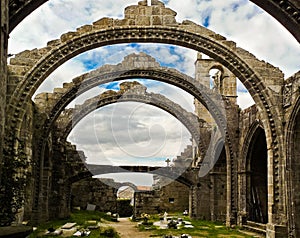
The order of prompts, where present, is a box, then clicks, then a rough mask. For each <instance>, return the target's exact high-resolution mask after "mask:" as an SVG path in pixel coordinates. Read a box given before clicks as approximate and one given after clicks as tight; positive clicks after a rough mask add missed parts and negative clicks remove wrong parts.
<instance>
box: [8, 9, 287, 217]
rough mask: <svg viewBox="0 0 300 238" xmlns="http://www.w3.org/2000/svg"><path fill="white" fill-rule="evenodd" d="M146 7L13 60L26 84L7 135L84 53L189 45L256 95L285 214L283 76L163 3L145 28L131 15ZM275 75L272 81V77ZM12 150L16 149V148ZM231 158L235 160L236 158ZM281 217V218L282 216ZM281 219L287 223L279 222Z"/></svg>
mask: <svg viewBox="0 0 300 238" xmlns="http://www.w3.org/2000/svg"><path fill="white" fill-rule="evenodd" d="M143 7H154V6H145V5H143V4H140V5H138V6H131V7H127V8H126V11H127V12H126V11H125V19H121V20H119V19H117V20H116V19H110V18H103V19H101V20H99V21H97V22H95V23H94V24H93V25H86V26H83V27H81V28H78V29H77V31H76V32H70V33H67V34H64V35H62V37H61V39H59V40H55V41H52V42H49V44H48V45H47V47H45V48H43V49H39V50H33V51H31V52H30V51H26V52H23V53H21V54H19V55H17V56H16V57H15V58H14V59H12V61H11V65H12V66H15V67H10V68H11V72H12V74H16V75H15V76H14V77H16V78H18V79H19V80H20V83H19V84H18V85H17V86H16V87H15V88H14V89H11V91H13V93H12V95H11V97H10V100H9V103H8V106H7V117H8V120H7V121H8V122H9V125H8V126H7V130H14V131H16V132H18V131H19V130H20V128H21V123H20V121H22V118H23V116H24V115H25V111H26V110H24V109H25V108H26V105H27V104H28V103H29V101H30V98H31V96H32V95H33V93H34V92H35V90H36V89H37V87H38V86H39V85H40V84H41V82H42V81H43V80H45V79H46V77H47V76H48V75H49V74H50V73H51V72H53V71H54V70H55V69H56V68H57V67H58V66H59V65H61V64H62V63H64V62H66V61H67V60H69V59H70V58H72V57H74V56H76V55H78V54H80V53H82V52H85V51H87V50H90V49H94V48H97V47H101V46H105V45H113V44H119V43H130V42H137V43H139V42H149V43H166V44H174V45H179V46H184V47H187V48H190V49H194V50H196V51H199V52H203V53H205V54H206V55H208V56H210V57H211V58H214V59H216V60H217V61H219V62H221V63H222V64H223V65H224V66H225V67H227V68H228V69H229V70H230V71H231V72H233V73H234V74H235V75H236V77H238V78H239V79H240V81H241V82H242V83H243V84H244V85H245V86H246V88H247V89H248V91H249V92H250V94H251V95H252V97H253V99H254V101H255V102H256V104H257V106H258V107H259V109H260V110H261V112H262V116H263V120H262V121H263V123H264V128H265V131H266V135H267V143H268V148H273V150H269V151H268V152H269V154H268V155H269V159H270V160H272V161H273V160H274V168H272V169H270V170H271V171H272V173H273V178H274V181H273V183H272V185H273V186H274V191H273V192H272V194H270V198H271V200H272V201H273V202H274V204H273V205H274V211H275V210H276V211H278V210H280V209H282V207H283V206H284V204H283V203H284V201H283V200H282V199H281V197H283V196H281V195H282V194H283V191H282V189H280V187H281V186H280V185H281V184H282V181H281V180H280V178H279V176H278V175H279V170H280V166H277V165H278V164H279V157H280V155H282V147H281V145H282V143H281V142H282V141H281V140H282V139H281V138H280V137H279V136H278V135H279V134H280V131H281V128H282V125H281V123H280V122H279V121H278V120H275V117H276V115H279V108H278V104H277V103H276V99H275V97H274V96H273V92H272V90H273V91H275V93H279V92H280V89H279V88H280V87H279V86H281V84H282V82H283V74H282V72H281V71H280V70H279V69H278V68H275V67H273V66H271V65H270V64H268V63H266V62H264V61H259V60H258V59H257V58H255V57H254V56H253V55H252V54H250V53H249V52H247V51H245V50H243V49H241V48H239V47H236V46H235V43H234V42H231V41H227V40H226V38H225V37H222V36H220V35H218V34H216V33H214V32H212V31H210V30H208V29H206V28H204V27H201V26H199V25H197V24H195V23H193V22H190V21H183V22H182V23H177V22H176V20H175V15H176V13H175V12H174V11H172V10H171V9H167V8H164V5H163V4H159V6H157V5H156V6H155V7H159V8H161V14H162V15H161V17H163V20H161V21H153V19H154V17H153V16H149V17H150V18H149V19H151V20H149V21H147V22H143V23H141V22H140V20H141V19H142V18H141V16H139V15H137V14H134V17H135V19H134V20H133V19H131V18H130V17H132V16H131V15H130V13H129V12H130V11H132V10H134V9H137V8H143ZM147 19H148V18H147ZM24 58H26V61H27V62H30V64H31V65H30V66H29V67H27V70H25V74H23V75H18V73H17V68H18V66H20V65H23V66H24ZM25 65H26V63H25ZM23 68H26V67H23ZM270 71H272V77H271V76H270V75H269V73H266V72H270ZM265 85H268V87H266V86H265ZM269 89H271V90H269ZM11 147H12V148H13V147H14V145H12V146H11ZM230 156H231V157H233V156H234V154H231V155H230ZM230 166H232V165H230ZM235 183H236V181H233V184H235ZM277 214H278V216H281V215H280V214H282V213H277ZM275 219H277V218H275ZM278 220H282V219H279V218H278Z"/></svg>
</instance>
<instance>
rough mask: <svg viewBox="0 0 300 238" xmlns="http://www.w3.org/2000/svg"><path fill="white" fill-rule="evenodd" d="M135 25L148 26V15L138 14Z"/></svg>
mask: <svg viewBox="0 0 300 238" xmlns="http://www.w3.org/2000/svg"><path fill="white" fill-rule="evenodd" d="M136 25H137V26H150V17H148V16H140V17H139V18H137V19H136Z"/></svg>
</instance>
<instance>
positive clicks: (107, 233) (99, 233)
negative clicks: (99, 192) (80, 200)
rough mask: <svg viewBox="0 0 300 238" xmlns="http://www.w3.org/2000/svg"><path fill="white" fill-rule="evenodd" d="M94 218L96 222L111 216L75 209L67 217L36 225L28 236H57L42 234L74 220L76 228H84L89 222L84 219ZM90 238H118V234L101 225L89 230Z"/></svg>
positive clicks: (51, 237)
mask: <svg viewBox="0 0 300 238" xmlns="http://www.w3.org/2000/svg"><path fill="white" fill-rule="evenodd" d="M91 220H95V221H97V222H100V221H104V220H106V221H111V216H109V215H107V214H105V213H103V212H98V211H75V212H74V213H72V214H71V216H70V218H68V219H60V220H54V221H49V222H46V223H44V224H41V225H40V226H38V228H37V230H36V231H35V232H33V233H32V234H31V235H30V236H29V238H37V237H47V238H54V237H56V238H57V237H59V236H49V235H47V236H46V235H44V234H45V231H47V230H48V229H49V228H54V229H58V228H60V227H61V226H62V225H64V224H65V223H67V222H72V223H73V222H75V223H76V224H77V225H76V226H79V227H78V229H86V228H87V227H88V226H89V224H87V223H86V221H91ZM88 237H90V238H96V237H97V238H99V237H100V238H101V237H111V238H119V235H118V234H117V232H116V231H115V230H114V228H112V227H101V225H100V229H96V230H91V234H90V235H89V236H88Z"/></svg>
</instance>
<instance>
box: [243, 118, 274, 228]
mask: <svg viewBox="0 0 300 238" xmlns="http://www.w3.org/2000/svg"><path fill="white" fill-rule="evenodd" d="M245 143H246V144H245V145H244V148H243V153H244V155H245V157H244V159H245V164H244V166H245V171H247V177H246V194H247V195H246V211H247V213H248V219H249V220H250V221H254V222H258V223H263V224H265V223H267V222H268V208H267V207H268V159H267V142H266V136H265V133H264V129H263V127H262V125H261V122H260V121H258V120H257V121H255V122H254V123H253V124H252V125H251V126H250V128H249V132H248V133H247V136H246V140H245Z"/></svg>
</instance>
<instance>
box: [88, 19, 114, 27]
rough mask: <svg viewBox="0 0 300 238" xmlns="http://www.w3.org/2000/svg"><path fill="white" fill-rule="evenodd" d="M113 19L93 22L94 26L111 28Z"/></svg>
mask: <svg viewBox="0 0 300 238" xmlns="http://www.w3.org/2000/svg"><path fill="white" fill-rule="evenodd" d="M113 23H114V19H113V18H109V17H104V18H101V19H100V20H98V21H95V22H93V25H94V26H102V27H111V26H113Z"/></svg>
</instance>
